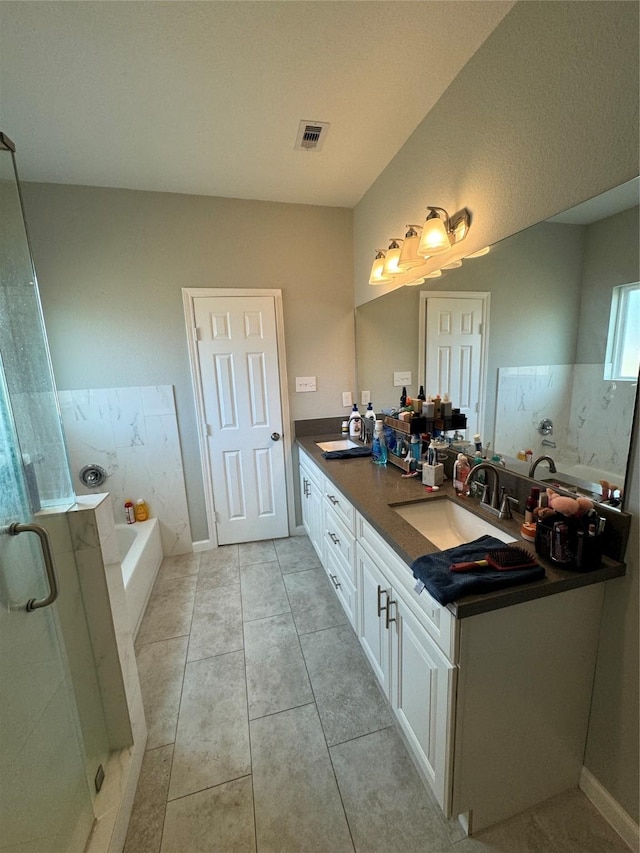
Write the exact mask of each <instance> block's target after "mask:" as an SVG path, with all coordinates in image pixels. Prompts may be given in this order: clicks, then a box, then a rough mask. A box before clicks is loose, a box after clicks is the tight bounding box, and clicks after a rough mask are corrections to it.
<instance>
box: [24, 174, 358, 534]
mask: <svg viewBox="0 0 640 853" xmlns="http://www.w3.org/2000/svg"><path fill="white" fill-rule="evenodd" d="M23 189H24V197H25V207H26V216H27V224H28V226H29V230H30V235H31V241H32V246H33V253H34V258H35V265H36V270H37V273H38V282H39V285H40V291H41V295H42V304H43V310H44V315H45V322H46V325H47V333H48V336H49V343H50V347H51V354H52V360H53V367H54V372H55V376H56V381H57V384H58V388H59V389H61V390H69V391H71V390H76V389H83V388H114V387H116V388H123V387H127V386H130V385H136V386H143V385H173V386H174V389H175V397H176V411H177V414H178V426H179V430H180V439H181V445H182V453H183V463H184V473H185V480H186V485H187V500H188V505H189V516H190V520H191V532H192V534H193V538H194V540H201V539H207V538H208V532H207V523H206V515H205V508H204V493H203V486H202V473H201V466H200V452H199V448H198V438H197V432H196V421H195V406H194V400H193V390H192V385H191V374H190V372H189V361H188V354H187V337H186V329H185V321H184V312H183V308H182V296H181V288H182V287H254V288H280V289H282V292H283V310H284V324H285V345H286V351H287V371H288V377H289V401H290V412H291V416H292V418H295V419H302V418H313V417H321V416H324V415H340V414H342V411H343V410H342V398H341V392H342V391H345V390H348V389H354V343H353V336H354V329H353V290H352V257H351V247H352V234H351V217H352V214H351V211H350V210H346V209H343V208H330V207H311V206H305V205H294V204H270V203H266V202H259V201H240V200H237V199H223V198H209V197H204V196H186V195H171V194H169V193H147V192H135V191H130V190H112V189H99V188H92V187H73V186H61V185H53V184H25V186H24V188H23ZM296 376H316V377H317V388H318V390H317V392H316V393H304V394H296V393H295V377H296Z"/></svg>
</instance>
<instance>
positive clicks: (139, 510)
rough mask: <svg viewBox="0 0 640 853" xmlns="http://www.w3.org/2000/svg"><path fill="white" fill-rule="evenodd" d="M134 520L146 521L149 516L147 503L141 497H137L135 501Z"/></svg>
mask: <svg viewBox="0 0 640 853" xmlns="http://www.w3.org/2000/svg"><path fill="white" fill-rule="evenodd" d="M135 512H136V521H146V520H147V519H148V518H149V510H148V509H147V505H146V503H145V502H144V500H143V499H142V498H138V500H137V501H136V509H135Z"/></svg>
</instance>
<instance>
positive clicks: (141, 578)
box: [116, 518, 162, 640]
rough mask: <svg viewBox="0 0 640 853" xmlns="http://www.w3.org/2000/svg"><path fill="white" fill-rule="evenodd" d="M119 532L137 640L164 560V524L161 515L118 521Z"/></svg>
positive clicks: (122, 561)
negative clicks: (132, 520)
mask: <svg viewBox="0 0 640 853" xmlns="http://www.w3.org/2000/svg"><path fill="white" fill-rule="evenodd" d="M116 533H117V536H118V549H119V551H120V562H121V564H122V580H123V581H124V591H125V596H126V599H127V609H128V610H129V627H130V629H131V633H132V634H133V639H134V640H135V638H136V634H137V633H138V628H139V627H140V622H141V621H142V616H143V614H144V611H145V608H146V606H147V602H148V600H149V596H150V595H151V588H152V587H153V583H154V581H155V579H156V575H157V574H158V569H159V568H160V563H161V562H162V541H161V539H160V524H159V522H158V519H157V518H150V519H149V520H148V521H137V522H136V523H135V524H116Z"/></svg>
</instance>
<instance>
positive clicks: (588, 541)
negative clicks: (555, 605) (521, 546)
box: [535, 513, 603, 572]
mask: <svg viewBox="0 0 640 853" xmlns="http://www.w3.org/2000/svg"><path fill="white" fill-rule="evenodd" d="M602 539H603V537H602V535H601V534H600V535H598V534H596V535H591V536H590V535H589V534H588V533H587V532H586V531H585V530H583V529H582V528H581V527H580V524H579V522H577V521H576V520H575V519H572V518H567V517H566V516H564V515H561V514H560V513H556V514H555V515H552V516H549V517H548V518H545V519H543V520H541V521H538V523H537V524H536V543H535V544H536V553H537V554H539V555H540V556H541V557H543V558H544V559H546V560H550V561H551V562H552V563H555V564H556V565H557V566H558V568H562V569H569V570H571V571H576V572H590V571H593V569H597V568H598V567H599V566H600V563H601V561H602Z"/></svg>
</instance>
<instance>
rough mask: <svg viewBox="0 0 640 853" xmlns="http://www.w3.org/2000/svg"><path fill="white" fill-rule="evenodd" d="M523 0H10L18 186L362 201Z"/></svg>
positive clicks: (3, 27)
mask: <svg viewBox="0 0 640 853" xmlns="http://www.w3.org/2000/svg"><path fill="white" fill-rule="evenodd" d="M512 6H513V2H494V0H469V2H467V0H418V1H417V2H415V1H413V0H410V2H404V0H378V2H368V0H329V2H324V0H277V2H276V1H275V0H229V2H223V0H209V2H171V0H169V1H167V0H164V2H158V0H153V2H115V1H114V0H106V2H87V0H79V2H6V0H5V2H0V130H2V131H4V133H6V134H7V135H8V136H9V137H11V138H12V139H13V140H14V142H15V143H16V146H17V151H18V166H19V170H20V176H21V178H22V180H30V181H46V182H54V183H68V184H86V185H94V186H106V187H127V188H131V189H145V190H159V191H164V192H177V193H195V194H200V195H217V196H227V197H236V198H252V199H264V200H272V201H284V202H298V203H304V204H321V205H337V206H346V207H351V206H353V205H355V204H356V203H357V202H358V201H359V200H360V198H361V197H362V196H363V194H364V193H365V192H366V191H367V189H368V188H369V187H370V186H371V184H372V183H373V182H374V181H375V179H376V178H377V176H378V175H379V174H380V172H381V171H382V170H383V169H384V168H385V166H386V165H387V164H388V163H389V161H390V160H391V159H392V158H393V156H394V155H395V154H396V152H397V151H398V149H399V148H400V147H401V146H402V145H403V143H404V142H405V141H406V139H407V138H408V137H409V136H410V134H411V133H412V131H413V130H414V129H415V128H416V126H417V125H418V124H419V123H420V122H421V120H422V119H423V118H424V116H425V115H426V114H427V113H428V112H429V110H431V108H432V107H433V106H434V104H435V103H436V102H437V100H438V98H439V97H440V96H441V95H442V93H443V92H444V91H445V89H446V88H447V86H448V85H449V84H450V83H451V81H452V80H453V79H454V78H455V76H456V75H457V74H458V72H459V71H460V70H461V68H462V67H463V66H464V65H465V63H466V62H467V61H468V60H469V58H470V57H471V56H472V55H473V53H474V52H475V51H476V50H477V49H478V47H480V45H481V44H482V42H483V41H484V40H485V39H486V38H487V36H488V35H489V34H490V33H491V32H492V30H493V29H494V28H495V27H496V26H497V25H498V24H499V22H500V21H501V19H502V18H503V17H504V15H505V14H506V13H507V12H508V11H509V9H510V8H511V7H512ZM302 119H304V120H311V121H323V122H329V123H330V125H331V126H330V128H329V132H328V135H327V138H326V141H325V143H324V147H323V149H322V151H320V152H314V153H311V152H306V151H294V143H295V140H296V134H297V131H298V124H299V122H300V120H302Z"/></svg>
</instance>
